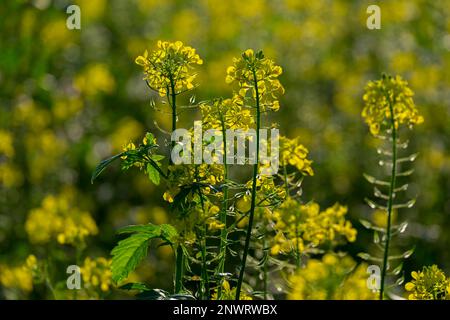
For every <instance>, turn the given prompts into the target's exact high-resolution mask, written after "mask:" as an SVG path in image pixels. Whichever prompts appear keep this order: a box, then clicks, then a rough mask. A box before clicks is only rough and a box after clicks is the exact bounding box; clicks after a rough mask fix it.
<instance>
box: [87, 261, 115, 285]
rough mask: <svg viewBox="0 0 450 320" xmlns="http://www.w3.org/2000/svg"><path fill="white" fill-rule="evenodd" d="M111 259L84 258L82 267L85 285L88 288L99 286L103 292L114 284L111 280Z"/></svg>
mask: <svg viewBox="0 0 450 320" xmlns="http://www.w3.org/2000/svg"><path fill="white" fill-rule="evenodd" d="M111 275H112V273H111V260H110V259H109V260H108V259H105V258H103V257H100V258H96V259H91V258H90V257H87V258H86V259H84V263H83V266H82V267H81V276H82V277H83V283H84V287H85V288H86V289H90V288H93V289H97V288H99V289H100V290H101V291H102V292H107V291H108V290H109V289H110V288H111V286H112V280H111Z"/></svg>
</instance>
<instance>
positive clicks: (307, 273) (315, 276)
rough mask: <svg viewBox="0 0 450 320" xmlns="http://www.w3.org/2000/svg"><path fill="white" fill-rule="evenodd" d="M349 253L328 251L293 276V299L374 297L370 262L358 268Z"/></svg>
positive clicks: (291, 298) (291, 295) (291, 278)
mask: <svg viewBox="0 0 450 320" xmlns="http://www.w3.org/2000/svg"><path fill="white" fill-rule="evenodd" d="M355 267H356V262H355V261H353V259H352V258H351V257H349V256H344V257H341V256H339V255H336V254H331V253H327V254H325V255H324V256H323V257H322V260H317V259H310V260H308V262H307V263H306V266H305V267H304V268H300V269H298V271H297V272H296V273H295V274H293V275H292V276H291V277H290V279H289V280H290V284H291V291H290V292H289V293H288V299H289V300H374V299H376V294H375V293H373V292H372V291H371V290H369V289H368V288H367V273H366V269H367V265H366V264H361V265H359V266H358V267H357V268H355Z"/></svg>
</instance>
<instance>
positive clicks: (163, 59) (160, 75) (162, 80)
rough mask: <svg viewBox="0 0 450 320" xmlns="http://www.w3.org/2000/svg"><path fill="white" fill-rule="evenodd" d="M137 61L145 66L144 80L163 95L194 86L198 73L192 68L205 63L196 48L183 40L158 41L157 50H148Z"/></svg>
mask: <svg viewBox="0 0 450 320" xmlns="http://www.w3.org/2000/svg"><path fill="white" fill-rule="evenodd" d="M135 62H136V64H138V65H140V66H142V67H143V68H144V74H145V78H144V80H146V81H147V82H148V85H149V86H150V88H152V89H154V90H155V91H157V92H158V93H159V94H160V95H161V96H166V95H167V94H168V93H169V92H170V93H172V92H173V93H175V94H178V93H181V92H182V91H185V90H190V89H192V88H194V80H195V78H196V74H195V73H193V72H192V69H193V67H194V65H201V64H203V60H202V59H201V58H200V56H199V55H198V54H197V53H196V52H195V49H194V48H191V47H189V46H185V45H184V44H183V43H182V42H181V41H176V42H166V41H158V43H157V50H155V51H153V52H151V53H150V54H149V53H148V51H147V50H146V51H145V52H144V54H143V55H142V56H138V57H137V58H136V60H135Z"/></svg>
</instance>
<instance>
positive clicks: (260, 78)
mask: <svg viewBox="0 0 450 320" xmlns="http://www.w3.org/2000/svg"><path fill="white" fill-rule="evenodd" d="M282 72H283V70H282V69H281V67H280V66H277V65H275V63H274V62H273V61H272V60H270V59H267V58H265V57H264V55H263V53H262V52H261V51H260V52H257V53H254V52H253V50H252V49H248V50H246V51H245V52H244V53H243V54H242V56H241V57H240V58H234V59H233V65H232V66H230V67H228V68H227V76H226V78H225V81H226V83H230V84H231V83H235V82H236V83H238V85H239V91H238V96H239V97H240V98H241V99H242V100H244V99H245V98H246V97H247V93H248V92H251V97H252V98H253V99H255V100H256V98H257V97H256V91H258V99H259V103H260V107H261V110H260V111H261V112H264V111H266V110H273V111H278V109H280V102H279V101H278V98H279V97H280V96H281V95H282V94H284V88H283V86H282V85H281V83H280V80H278V77H279V76H280V75H281V73H282Z"/></svg>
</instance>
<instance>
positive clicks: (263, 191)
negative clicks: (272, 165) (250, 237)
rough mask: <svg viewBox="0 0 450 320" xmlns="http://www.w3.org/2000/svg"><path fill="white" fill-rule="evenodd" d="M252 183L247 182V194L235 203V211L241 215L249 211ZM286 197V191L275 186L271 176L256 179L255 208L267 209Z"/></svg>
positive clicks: (261, 176)
mask: <svg viewBox="0 0 450 320" xmlns="http://www.w3.org/2000/svg"><path fill="white" fill-rule="evenodd" d="M252 184H253V181H252V180H250V181H247V183H246V185H245V186H246V188H247V192H246V193H245V195H244V196H242V197H240V198H239V199H238V201H237V203H236V209H238V210H239V211H240V212H241V213H246V212H248V211H250V207H251V193H250V191H251V189H252ZM285 197H286V189H285V188H284V187H283V186H281V185H276V184H275V181H274V177H273V176H266V175H259V176H258V177H257V179H256V206H257V207H268V206H271V205H274V204H276V203H279V202H281V201H282V200H283V199H284V198H285Z"/></svg>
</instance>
